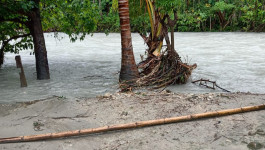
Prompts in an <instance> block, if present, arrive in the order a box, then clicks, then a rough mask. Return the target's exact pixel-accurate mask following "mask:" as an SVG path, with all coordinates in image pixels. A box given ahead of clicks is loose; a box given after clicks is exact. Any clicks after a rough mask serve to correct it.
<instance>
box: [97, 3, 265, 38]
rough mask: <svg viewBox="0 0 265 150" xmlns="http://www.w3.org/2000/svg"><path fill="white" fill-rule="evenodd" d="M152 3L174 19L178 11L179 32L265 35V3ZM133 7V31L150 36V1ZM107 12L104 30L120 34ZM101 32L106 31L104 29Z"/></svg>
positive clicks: (131, 10) (177, 29)
mask: <svg viewBox="0 0 265 150" xmlns="http://www.w3.org/2000/svg"><path fill="white" fill-rule="evenodd" d="M104 1H106V0H102V3H105V2H104ZM152 1H154V2H155V7H156V9H158V8H159V9H160V13H162V14H165V13H167V14H169V15H170V16H173V15H172V14H173V11H177V14H178V19H179V20H178V24H177V26H176V28H175V30H176V31H189V32H190V31H265V27H264V28H261V27H263V24H264V23H265V2H264V1H262V0H219V1H216V0H200V1H196V0H152ZM114 3H115V4H114ZM129 3H130V19H131V27H132V31H133V32H141V33H146V32H150V24H149V21H148V20H149V18H148V15H147V10H146V8H145V5H146V1H145V0H130V2H129ZM116 4H117V0H112V6H111V7H112V9H113V8H115V9H116V10H117V5H116ZM104 7H106V6H104ZM104 9H106V8H102V11H103V16H102V18H105V17H106V18H107V19H103V20H102V21H103V22H102V23H104V25H105V26H104V28H108V24H109V25H110V26H109V27H110V28H109V30H108V31H110V32H113V31H114V32H116V31H119V26H116V25H115V26H113V24H116V23H117V24H118V21H114V20H113V19H111V18H109V17H111V16H110V15H109V14H107V13H105V14H104ZM115 9H113V10H115ZM105 15H106V16H105ZM117 15H118V14H117ZM114 16H115V15H112V17H114ZM115 17H116V16H115ZM108 21H110V22H109V23H108ZM114 22H115V23H114ZM102 23H101V21H99V23H98V25H99V26H102ZM259 29H261V30H259ZM99 31H103V30H102V28H100V30H99Z"/></svg>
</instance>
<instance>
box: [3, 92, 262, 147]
mask: <svg viewBox="0 0 265 150" xmlns="http://www.w3.org/2000/svg"><path fill="white" fill-rule="evenodd" d="M264 103H265V95H264V94H251V93H230V94H227V93H206V94H177V93H168V92H163V93H156V92H146V93H144V92H139V93H127V94H126V93H115V94H105V95H103V96H98V97H96V98H71V99H68V98H66V97H57V96H54V97H51V98H48V99H43V100H36V101H31V102H23V103H16V104H1V105H0V127H1V128H0V138H4V137H13V136H21V135H32V134H42V133H51V132H61V131H68V130H76V129H86V128H96V127H100V126H105V125H113V124H120V123H129V122H136V121H143V120H153V119H159V118H166V117H176V116H182V115H189V114H194V113H203V112H210V111H215V110H223V109H230V108H238V107H244V106H252V105H260V104H264ZM253 142H256V146H259V143H260V144H261V145H262V147H264V145H265V113H264V110H262V111H257V112H249V113H244V114H238V115H232V116H226V117H219V118H211V119H204V120H197V121H192V122H183V123H176V124H169V125H162V126H154V127H147V128H141V129H140V128H139V129H134V130H125V131H115V132H108V133H102V134H94V135H88V136H82V137H72V138H64V139H58V140H48V141H38V142H28V143H13V144H1V145H0V149H32V150H33V149H43V150H44V149H220V150H221V149H241V150H244V149H246V150H247V149H249V148H248V147H250V146H251V145H252V147H253V145H255V143H253Z"/></svg>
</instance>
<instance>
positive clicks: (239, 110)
mask: <svg viewBox="0 0 265 150" xmlns="http://www.w3.org/2000/svg"><path fill="white" fill-rule="evenodd" d="M264 109H265V104H263V105H256V106H247V107H242V108H235V109H226V110H220V111H214V112H206V113H199V114H192V115H187V116H180V117H172V118H163V119H158V120H148V121H140V122H134V123H128V124H117V125H111V126H104V127H99V128H90V129H83V130H74V131H66V132H58V133H48V134H39V135H29V136H18V137H8V138H0V144H3V143H15V142H29V141H38V140H46V139H55V138H63V137H70V136H79V135H87V134H93V133H101V132H107V131H116V130H123V129H132V128H141V127H148V126H155V125H163V124H169V123H177V122H184V121H192V120H197V119H202V118H212V117H220V116H226V115H232V114H238V113H245V112H250V111H258V110H264Z"/></svg>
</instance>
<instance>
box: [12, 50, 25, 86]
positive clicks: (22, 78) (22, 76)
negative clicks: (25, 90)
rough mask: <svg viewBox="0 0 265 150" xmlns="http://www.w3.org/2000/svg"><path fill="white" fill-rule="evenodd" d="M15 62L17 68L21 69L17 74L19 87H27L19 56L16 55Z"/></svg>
mask: <svg viewBox="0 0 265 150" xmlns="http://www.w3.org/2000/svg"><path fill="white" fill-rule="evenodd" d="M15 60H16V64H17V68H21V72H20V73H19V76H20V86H21V87H27V86H28V84H27V80H26V76H25V73H24V69H23V65H22V61H21V57H20V55H17V56H16V57H15Z"/></svg>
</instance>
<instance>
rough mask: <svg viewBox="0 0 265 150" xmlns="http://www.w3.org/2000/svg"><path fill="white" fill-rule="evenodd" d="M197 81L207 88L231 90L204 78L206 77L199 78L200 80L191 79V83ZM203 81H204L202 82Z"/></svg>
mask: <svg viewBox="0 0 265 150" xmlns="http://www.w3.org/2000/svg"><path fill="white" fill-rule="evenodd" d="M197 82H200V84H199V85H202V86H205V87H207V88H210V89H214V90H215V87H217V88H219V89H221V90H223V91H225V92H231V91H228V90H226V89H224V88H222V87H220V86H219V85H217V84H216V81H210V80H206V79H200V80H196V81H192V82H191V83H197ZM203 82H204V83H203ZM207 83H212V84H213V86H212V87H211V86H208V85H207Z"/></svg>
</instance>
